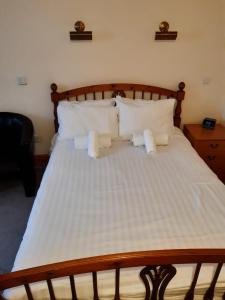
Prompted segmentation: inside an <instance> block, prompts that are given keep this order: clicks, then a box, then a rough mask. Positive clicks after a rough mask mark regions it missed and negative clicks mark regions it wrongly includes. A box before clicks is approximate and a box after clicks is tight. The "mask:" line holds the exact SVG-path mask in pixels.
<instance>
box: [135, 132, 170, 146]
mask: <svg viewBox="0 0 225 300" xmlns="http://www.w3.org/2000/svg"><path fill="white" fill-rule="evenodd" d="M154 140H155V144H156V145H157V146H166V145H168V143H169V136H168V134H166V133H158V134H156V135H154ZM132 142H133V145H134V146H143V145H144V144H145V140H144V134H143V133H134V134H133V136H132Z"/></svg>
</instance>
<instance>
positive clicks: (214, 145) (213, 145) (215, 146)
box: [210, 144, 219, 149]
mask: <svg viewBox="0 0 225 300" xmlns="http://www.w3.org/2000/svg"><path fill="white" fill-rule="evenodd" d="M218 146H219V144H210V147H211V148H213V149H216V148H218Z"/></svg>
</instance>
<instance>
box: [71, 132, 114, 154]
mask: <svg viewBox="0 0 225 300" xmlns="http://www.w3.org/2000/svg"><path fill="white" fill-rule="evenodd" d="M98 142H99V147H100V148H108V147H111V145H112V139H111V137H110V136H109V135H107V134H99V135H98ZM74 147H75V149H79V150H85V149H87V148H88V135H76V136H75V138H74Z"/></svg>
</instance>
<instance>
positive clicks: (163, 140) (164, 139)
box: [154, 133, 169, 146]
mask: <svg viewBox="0 0 225 300" xmlns="http://www.w3.org/2000/svg"><path fill="white" fill-rule="evenodd" d="M154 140H155V144H156V145H158V146H166V145H168V143H169V136H168V134H167V133H159V134H156V135H155V136H154Z"/></svg>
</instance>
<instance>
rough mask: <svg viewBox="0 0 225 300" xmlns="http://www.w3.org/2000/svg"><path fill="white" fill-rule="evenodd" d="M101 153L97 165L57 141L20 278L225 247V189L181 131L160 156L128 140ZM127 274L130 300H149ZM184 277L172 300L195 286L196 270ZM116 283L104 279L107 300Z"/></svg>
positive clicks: (61, 287) (19, 265)
mask: <svg viewBox="0 0 225 300" xmlns="http://www.w3.org/2000/svg"><path fill="white" fill-rule="evenodd" d="M101 151H102V152H101V158H99V159H91V158H89V157H88V155H87V152H86V151H84V150H75V149H74V144H73V141H70V140H67V141H57V142H56V144H55V146H54V149H53V152H52V155H51V158H50V161H49V164H48V167H47V170H46V172H45V174H44V178H43V180H42V183H41V186H40V189H39V191H38V194H37V197H36V200H35V203H34V206H33V209H32V212H31V215H30V218H29V222H28V226H27V229H26V232H25V234H24V237H23V241H22V243H21V246H20V248H19V251H18V254H17V257H16V260H15V264H14V267H13V271H16V270H20V269H24V268H28V267H34V266H38V265H43V264H47V263H54V262H59V261H64V260H69V259H75V258H82V257H89V256H95V255H103V254H111V253H118V252H128V251H141V250H152V249H175V248H215V247H217V248H225V231H224V228H225V186H224V185H223V184H222V183H221V182H220V181H219V180H218V179H217V177H216V175H215V174H214V173H213V172H212V171H211V170H210V169H209V168H208V167H207V166H206V164H205V163H204V162H203V160H201V158H200V157H199V156H198V155H197V153H196V152H195V151H194V150H193V149H192V147H191V145H190V143H189V142H188V141H187V139H186V138H185V137H184V136H183V134H182V133H181V132H180V131H178V130H177V131H176V133H175V134H174V135H173V136H172V137H171V138H170V142H169V145H168V146H160V147H157V153H156V154H155V155H153V156H149V155H147V154H146V152H145V149H144V147H134V146H132V145H131V144H130V143H129V142H128V141H114V143H113V146H112V148H110V149H102V150H101ZM206 268H207V272H203V271H202V272H201V276H200V278H199V281H198V282H199V289H198V293H200V294H201V293H202V289H204V287H205V284H206V282H207V281H209V278H208V277H209V274H212V272H213V268H212V267H211V266H208V267H206ZM124 272H125V273H126V276H122V277H121V281H122V282H121V294H122V298H124V299H125V298H126V299H129V298H131V299H132V298H135V299H136V298H139V297H140V298H142V297H143V292H144V288H143V285H142V284H141V283H140V282H139V283H138V280H137V272H131V271H126V270H125V271H124ZM178 272H179V273H180V275H176V277H175V279H174V280H172V282H171V283H170V286H169V289H168V292H167V298H168V299H180V291H183V290H185V287H186V286H188V285H190V280H191V276H192V273H193V268H191V267H190V266H184V267H182V268H181V267H178ZM224 273H225V270H222V272H221V275H220V277H219V281H220V282H221V283H219V284H221V287H222V288H221V291H222V290H223V289H224V284H223V282H225V274H224ZM113 276H114V275H112V274H111V273H109V272H106V273H104V274H101V275H100V278H101V280H100V295H101V298H106V299H111V298H113V296H112V295H113V292H114V288H113V287H112V286H111V283H110V282H112V281H113V280H111V279H112V278H114V277H113ZM86 278H87V276H82V277H81V279H80V284H78V287H77V288H78V291H77V292H78V296H80V298H81V299H90V298H92V294H90V293H89V292H88V289H87V288H84V284H87V283H86ZM134 281H135V282H136V284H135V283H134ZM89 284H91V281H90V280H89ZM54 285H55V286H57V289H56V290H57V296H58V297H59V298H60V299H69V297H70V293H69V294H68V289H67V287H66V284H65V281H64V280H57V281H55V283H54ZM103 287H104V288H103ZM33 290H34V291H35V293H34V295H35V296H36V297H37V299H47V297H48V295H47V294H46V293H45V292H44V291H43V285H42V284H35V285H34V288H33ZM90 290H91V289H90ZM22 294H24V290H23V289H20V288H16V289H11V290H8V291H6V293H5V295H6V296H7V298H8V299H25V298H23V296H22ZM218 295H219V294H218ZM171 297H172V298H171ZM175 297H176V298H175ZM200 298H201V297H200ZM196 299H198V298H196Z"/></svg>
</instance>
